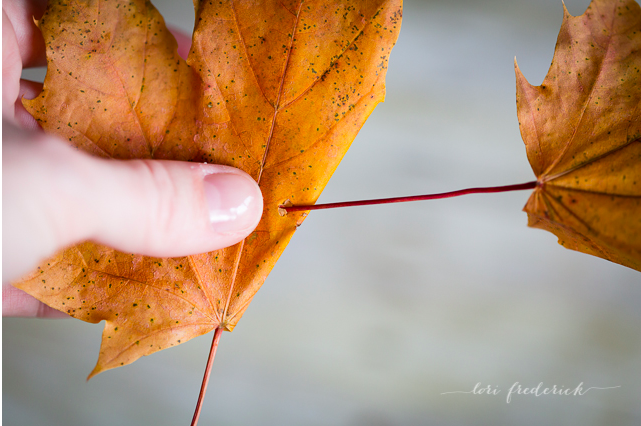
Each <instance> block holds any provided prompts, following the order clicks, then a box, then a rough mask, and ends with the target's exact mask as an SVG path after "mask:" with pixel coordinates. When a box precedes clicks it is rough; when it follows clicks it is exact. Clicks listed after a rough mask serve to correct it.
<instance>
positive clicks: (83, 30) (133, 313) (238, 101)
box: [17, 0, 402, 377]
mask: <svg viewBox="0 0 641 426" xmlns="http://www.w3.org/2000/svg"><path fill="white" fill-rule="evenodd" d="M401 15H402V5H401V0H374V1H366V0H362V1H342V0H335V1H314V2H304V1H270V0H265V1H238V0H225V1H221V2H218V1H216V2H201V3H200V4H196V26H195V30H194V35H193V44H192V50H191V52H190V54H189V58H188V60H187V62H186V63H185V62H184V61H183V60H181V59H180V57H179V56H178V55H177V53H176V42H175V40H174V38H173V36H171V34H170V33H169V32H168V31H167V29H166V27H165V24H164V22H163V19H162V17H161V16H160V15H159V14H158V12H157V11H156V9H154V7H153V6H152V5H151V4H150V3H149V2H146V1H144V0H136V1H108V2H95V1H89V0H86V1H74V2H66V1H65V2H63V1H51V2H50V4H49V7H48V9H47V12H46V13H45V15H44V17H43V18H42V19H41V20H40V22H39V27H40V29H41V30H42V33H43V36H44V40H45V43H46V46H47V61H48V70H47V76H46V79H45V84H44V89H43V91H42V93H41V94H40V95H39V96H38V97H37V98H36V99H34V100H32V101H25V102H24V103H25V106H26V107H27V109H28V110H29V111H30V112H31V113H32V114H33V116H34V117H35V118H36V119H37V120H38V121H39V122H40V124H41V125H42V127H43V128H44V129H45V130H46V131H47V132H50V133H54V134H57V135H59V136H61V137H63V138H65V139H66V140H68V141H69V142H70V143H72V144H73V145H75V146H77V147H79V148H80V149H83V150H86V151H88V152H91V153H93V154H95V155H99V156H104V157H111V158H157V159H174V160H188V161H206V162H214V163H220V164H226V165H231V166H235V167H239V168H241V169H243V170H245V171H246V172H247V173H249V174H250V175H251V176H253V177H254V178H255V179H256V180H257V181H258V183H259V185H260V187H261V190H262V192H263V196H264V205H265V210H264V213H263V217H262V220H261V222H260V224H259V225H258V228H257V229H256V230H255V232H253V233H252V234H251V235H250V236H249V237H248V238H247V239H246V240H245V241H243V242H241V243H239V244H237V245H235V246H233V247H230V248H227V249H224V250H220V251H216V252H211V253H205V254H201V255H196V256H189V257H184V258H172V259H159V258H150V257H145V256H140V255H133V254H125V253H119V252H117V251H114V250H112V249H110V248H108V247H104V246H100V245H97V244H93V243H90V242H87V243H84V244H81V245H78V246H76V247H72V248H70V249H68V250H65V251H63V252H61V253H59V254H58V255H57V256H55V257H54V258H52V259H50V260H48V261H47V262H45V263H44V264H43V265H42V266H40V268H39V269H38V270H37V271H35V272H34V273H33V274H31V275H30V276H29V277H27V278H26V279H25V280H23V281H22V282H20V283H18V284H17V286H18V287H19V288H21V289H23V290H25V291H27V292H28V293H30V294H32V295H34V296H35V297H37V298H38V299H39V300H41V301H43V302H45V303H46V304H48V305H49V306H52V307H54V308H56V309H59V310H61V311H64V312H67V313H69V314H70V315H72V316H74V317H76V318H79V319H82V320H84V321H88V322H93V323H96V322H99V321H101V320H105V321H106V324H105V329H104V332H103V339H102V346H101V349H100V356H99V359H98V363H97V365H96V367H95V369H94V370H93V372H92V373H91V375H90V377H91V376H93V375H95V374H97V373H100V372H101V371H104V370H106V369H109V368H114V367H118V366H120V365H125V364H129V363H131V362H133V361H134V360H136V359H137V358H139V357H140V356H143V355H149V354H151V353H153V352H156V351H158V350H161V349H164V348H167V347H170V346H174V345H176V344H179V343H182V342H185V341H187V340H189V339H191V338H193V337H195V336H199V335H201V334H204V333H207V332H209V331H211V330H213V329H215V328H217V327H220V328H223V329H226V330H229V331H231V330H232V329H233V328H234V326H235V325H236V323H237V322H238V320H239V319H240V317H241V316H242V314H243V312H244V311H245V309H246V308H247V305H248V304H249V302H250V301H251V299H252V297H253V296H254V294H255V293H256V291H258V289H259V288H260V286H261V285H262V284H263V281H264V280H265V278H266V277H267V274H268V273H269V272H270V270H271V269H272V267H273V266H274V264H275V262H276V260H277V259H278V257H279V256H280V254H281V253H282V251H283V249H284V248H285V246H286V245H287V243H288V242H289V240H290V238H291V237H292V235H293V233H294V231H295V229H296V227H297V226H298V225H300V223H301V222H302V221H303V219H304V214H290V215H287V216H285V217H281V216H280V215H279V214H278V205H279V204H280V203H282V202H283V201H285V200H286V199H290V200H292V201H293V202H297V203H314V202H315V201H316V199H317V198H318V196H319V195H320V193H321V191H322V189H323V187H324V186H325V184H326V183H327V181H328V180H329V177H330V175H331V174H332V173H333V171H334V170H335V168H336V166H337V165H338V163H339V162H340V160H341V158H342V157H343V155H344V154H345V152H346V151H347V149H348V147H349V145H350V144H351V142H352V140H353V139H354V137H355V136H356V134H357V132H358V131H359V129H360V128H361V126H362V125H363V123H364V122H365V120H366V119H367V117H368V116H369V114H370V113H371V112H372V111H373V109H374V107H375V106H376V104H378V103H379V102H381V101H382V100H383V98H384V95H385V73H386V70H387V63H388V58H389V54H390V51H391V49H392V46H393V45H394V43H395V42H396V39H397V37H398V32H399V30H400V25H401Z"/></svg>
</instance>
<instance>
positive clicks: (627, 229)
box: [515, 0, 641, 271]
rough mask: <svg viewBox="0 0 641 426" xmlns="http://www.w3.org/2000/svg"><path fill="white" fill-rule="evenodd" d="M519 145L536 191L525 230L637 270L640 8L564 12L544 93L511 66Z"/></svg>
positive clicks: (617, 4)
mask: <svg viewBox="0 0 641 426" xmlns="http://www.w3.org/2000/svg"><path fill="white" fill-rule="evenodd" d="M515 69H516V89H517V97H516V99H517V101H516V102H517V112H518V118H519V125H520V129H521V136H522V137H523V141H524V142H525V146H526V149H527V155H528V160H529V162H530V165H531V166H532V169H533V171H534V173H535V175H536V177H537V181H538V185H537V187H536V189H535V190H534V192H533V193H532V195H531V197H530V199H529V200H528V202H527V204H526V205H525V208H524V211H525V212H527V214H528V225H529V226H532V227H536V228H541V229H545V230H548V231H550V232H552V233H554V234H555V235H556V236H557V237H558V238H559V244H561V245H563V246H564V247H566V248H569V249H572V250H578V251H581V252H584V253H588V254H592V255H595V256H599V257H602V258H604V259H608V260H610V261H612V262H616V263H620V264H622V265H625V266H629V267H631V268H634V269H637V270H640V271H641V8H640V7H639V5H638V4H637V3H636V2H635V1H634V0H617V1H612V0H593V1H592V3H591V4H590V6H589V7H588V9H587V11H586V12H585V13H584V14H583V15H581V16H578V17H573V16H571V15H570V14H569V13H568V11H567V9H566V8H565V6H564V19H563V25H562V26H561V30H560V32H559V37H558V39H557V44H556V49H555V52H554V59H553V61H552V65H551V66H550V70H549V71H548V74H547V76H546V77H545V80H544V81H543V84H541V85H540V86H537V87H535V86H532V85H530V84H529V83H528V82H527V80H526V79H525V77H524V76H523V74H522V73H521V71H520V70H519V68H518V65H516V62H515Z"/></svg>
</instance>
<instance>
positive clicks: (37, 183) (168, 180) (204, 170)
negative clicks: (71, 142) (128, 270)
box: [2, 0, 263, 318]
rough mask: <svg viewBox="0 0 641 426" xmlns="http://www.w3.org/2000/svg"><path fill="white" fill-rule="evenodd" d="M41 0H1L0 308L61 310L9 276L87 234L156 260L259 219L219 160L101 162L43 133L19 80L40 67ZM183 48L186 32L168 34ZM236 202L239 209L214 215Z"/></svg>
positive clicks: (13, 312)
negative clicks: (0, 203) (15, 284)
mask: <svg viewBox="0 0 641 426" xmlns="http://www.w3.org/2000/svg"><path fill="white" fill-rule="evenodd" d="M45 6H46V1H43V0H33V1H5V2H3V4H2V19H3V26H2V89H3V90H2V121H3V129H2V145H3V146H2V148H3V156H2V178H3V188H2V192H3V194H2V201H3V223H2V246H3V251H2V266H3V268H2V283H3V287H2V314H3V316H25V317H50V318H51V317H65V316H66V315H65V314H62V313H60V312H58V311H55V310H53V309H51V308H49V307H47V306H46V305H44V304H42V303H40V302H38V301H37V300H36V299H34V298H33V297H31V296H29V295H27V294H26V293H24V292H22V291H21V290H18V289H16V288H14V287H13V286H12V285H11V284H10V282H13V281H16V280H19V279H20V277H22V276H24V275H25V274H27V273H29V272H30V271H31V270H33V269H34V268H35V267H36V266H37V265H38V263H39V262H42V261H43V260H45V259H46V258H48V257H50V256H52V255H54V254H55V253H56V252H57V251H59V250H60V249H63V248H65V247H68V246H70V245H73V244H75V243H78V242H81V241H86V240H91V241H94V242H97V243H101V244H105V245H108V246H110V247H113V248H115V249H117V250H121V251H124V252H129V253H138V254H144V255H149V256H157V257H174V256H185V255H189V254H195V253H202V252H207V251H212V250H217V249H220V248H223V247H227V246H230V245H233V244H236V243H237V242H239V241H241V240H243V239H244V238H245V237H246V236H247V235H249V234H250V233H251V232H252V231H253V229H254V228H255V227H256V225H257V224H258V222H259V220H260V217H261V214H262V207H263V203H262V195H261V193H260V189H259V188H258V185H257V184H256V183H255V182H254V181H253V179H252V178H251V177H249V176H248V175H246V174H245V173H244V172H242V171H240V170H238V169H234V168H231V167H227V166H221V165H215V164H197V163H185V162H178V161H159V160H130V161H117V160H104V159H98V158H95V157H91V156H89V155H87V154H84V153H82V152H80V151H78V150H76V149H74V148H71V147H69V146H68V145H67V144H66V143H65V142H62V141H60V140H58V139H57V138H55V137H53V136H50V135H45V134H44V133H43V132H42V130H41V129H40V128H39V127H38V125H37V123H36V121H35V120H34V119H33V118H32V117H31V116H30V115H29V113H28V112H27V111H26V110H25V109H24V107H23V106H22V104H21V101H20V100H21V99H22V97H23V96H24V97H25V98H28V99H31V98H33V97H35V96H36V95H37V94H38V93H39V92H40V90H41V87H42V85H41V84H40V83H34V82H29V81H25V80H21V79H20V75H21V72H22V69H23V68H29V67H35V66H43V65H45V64H46V60H45V54H44V42H43V40H42V36H41V35H40V32H39V30H38V29H37V28H36V26H35V25H34V23H33V19H32V17H33V16H35V17H40V16H41V15H42V13H43V11H44V8H45ZM174 34H175V35H176V38H177V40H178V43H179V48H178V51H179V53H181V55H183V57H184V54H185V52H187V51H188V50H189V43H190V40H189V38H188V37H186V36H184V35H181V34H178V33H174ZM239 205H243V206H245V207H246V208H244V209H243V211H244V213H243V214H240V215H237V216H233V217H231V218H229V219H225V221H224V222H221V221H220V220H219V219H217V218H219V217H225V218H228V217H230V215H228V214H227V215H226V214H222V213H225V212H226V211H227V210H229V209H232V210H234V211H236V210H238V209H234V208H236V207H238V206H239Z"/></svg>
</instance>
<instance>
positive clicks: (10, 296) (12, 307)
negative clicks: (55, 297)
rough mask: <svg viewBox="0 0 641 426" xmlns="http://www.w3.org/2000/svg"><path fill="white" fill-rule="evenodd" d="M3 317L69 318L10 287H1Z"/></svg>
mask: <svg viewBox="0 0 641 426" xmlns="http://www.w3.org/2000/svg"><path fill="white" fill-rule="evenodd" d="M2 316H3V317H38V318H69V315H67V314H65V313H64V312H60V311H58V310H56V309H53V308H50V307H49V306H47V305H45V304H44V303H42V302H39V301H38V300H37V299H36V298H34V297H33V296H30V295H28V294H27V293H25V292H24V291H22V290H19V289H17V288H15V287H13V286H11V285H3V286H2Z"/></svg>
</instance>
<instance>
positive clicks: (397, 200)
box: [278, 181, 538, 214]
mask: <svg viewBox="0 0 641 426" xmlns="http://www.w3.org/2000/svg"><path fill="white" fill-rule="evenodd" d="M537 185H538V182H537V181H532V182H527V183H520V184H518V185H505V186H490V187H484V188H468V189H460V190H458V191H451V192H442V193H439V194H427V195H414V196H411V197H395V198H379V199H376V200H361V201H346V202H341V203H328V204H315V205H306V206H303V205H301V206H294V205H288V204H283V205H280V206H278V208H279V209H281V210H284V212H285V214H287V213H291V212H299V211H308V210H324V209H335V208H338V207H352V206H369V205H372V204H390V203H405V202H408V201H423V200H436V199H439V198H452V197H458V196H460V195H466V194H485V193H491V192H508V191H520V190H524V189H533V188H535V187H536V186H537Z"/></svg>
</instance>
